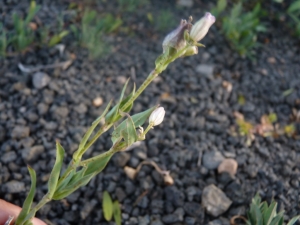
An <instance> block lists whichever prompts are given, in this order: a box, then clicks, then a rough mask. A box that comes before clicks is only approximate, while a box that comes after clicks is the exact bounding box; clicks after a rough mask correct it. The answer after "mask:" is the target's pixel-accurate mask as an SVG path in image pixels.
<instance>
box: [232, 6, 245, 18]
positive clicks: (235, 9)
mask: <svg viewBox="0 0 300 225" xmlns="http://www.w3.org/2000/svg"><path fill="white" fill-rule="evenodd" d="M241 12H242V2H239V3H237V4H235V5H234V7H233V9H232V10H231V18H237V17H238V16H239V15H240V14H241Z"/></svg>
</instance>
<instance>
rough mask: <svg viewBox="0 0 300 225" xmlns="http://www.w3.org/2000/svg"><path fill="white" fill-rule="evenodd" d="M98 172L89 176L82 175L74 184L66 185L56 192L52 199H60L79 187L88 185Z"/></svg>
mask: <svg viewBox="0 0 300 225" xmlns="http://www.w3.org/2000/svg"><path fill="white" fill-rule="evenodd" d="M95 175H96V174H94V173H92V174H89V175H87V176H84V177H82V178H81V179H78V180H77V181H76V182H74V183H73V184H72V185H69V186H66V187H65V188H64V189H62V190H60V191H58V192H55V193H54V195H53V196H52V199H54V200H60V199H63V198H65V197H67V196H69V195H70V194H72V193H73V192H74V191H76V190H77V189H78V188H80V187H82V186H84V185H86V184H87V183H88V182H89V181H90V180H91V179H92V178H93V177H94V176H95Z"/></svg>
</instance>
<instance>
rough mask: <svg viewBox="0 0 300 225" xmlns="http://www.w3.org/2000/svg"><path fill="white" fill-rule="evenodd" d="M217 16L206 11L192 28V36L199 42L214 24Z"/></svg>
mask: <svg viewBox="0 0 300 225" xmlns="http://www.w3.org/2000/svg"><path fill="white" fill-rule="evenodd" d="M215 21H216V18H215V17H214V16H213V15H212V14H211V13H209V12H207V13H205V16H204V17H202V18H201V19H200V20H199V21H198V22H196V23H195V24H194V25H193V26H192V29H191V32H190V37H191V38H192V39H193V40H194V41H195V42H198V41H200V40H201V39H203V38H204V37H205V35H206V34H207V32H208V30H209V28H210V27H211V26H212V25H213V24H214V22H215Z"/></svg>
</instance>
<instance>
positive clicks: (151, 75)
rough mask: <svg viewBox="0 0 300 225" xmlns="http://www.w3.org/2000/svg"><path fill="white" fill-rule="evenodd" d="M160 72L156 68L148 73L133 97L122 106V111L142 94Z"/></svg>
mask: <svg viewBox="0 0 300 225" xmlns="http://www.w3.org/2000/svg"><path fill="white" fill-rule="evenodd" d="M158 74H159V73H158V72H157V71H156V69H154V70H152V72H151V73H150V74H149V75H148V77H147V78H146V80H145V81H144V82H143V83H142V85H141V86H140V87H139V89H138V90H137V91H136V92H135V93H134V95H133V96H132V97H131V99H130V100H129V101H128V102H126V104H125V105H124V106H123V107H122V108H121V111H124V110H125V109H127V108H128V107H129V106H130V105H131V104H132V103H133V102H134V101H135V100H136V99H137V98H138V97H139V96H140V94H141V93H142V92H143V91H144V90H145V89H146V87H147V86H148V85H149V84H150V83H151V82H152V81H153V80H154V79H155V78H156V77H157V76H158Z"/></svg>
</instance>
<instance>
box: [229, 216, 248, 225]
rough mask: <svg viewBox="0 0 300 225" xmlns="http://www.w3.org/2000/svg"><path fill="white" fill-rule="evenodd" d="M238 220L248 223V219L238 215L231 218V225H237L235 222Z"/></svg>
mask: <svg viewBox="0 0 300 225" xmlns="http://www.w3.org/2000/svg"><path fill="white" fill-rule="evenodd" d="M236 219H241V220H243V221H244V222H245V223H246V222H247V219H246V218H245V217H244V216H240V215H236V216H233V217H231V219H230V224H231V225H237V223H235V220H236Z"/></svg>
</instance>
